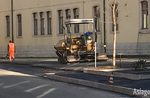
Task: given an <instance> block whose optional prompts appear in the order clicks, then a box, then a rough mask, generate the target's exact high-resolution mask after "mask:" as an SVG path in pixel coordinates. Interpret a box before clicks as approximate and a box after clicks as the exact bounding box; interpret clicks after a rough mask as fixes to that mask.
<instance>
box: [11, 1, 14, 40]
mask: <svg viewBox="0 0 150 98" xmlns="http://www.w3.org/2000/svg"><path fill="white" fill-rule="evenodd" d="M13 31H14V27H13V0H11V33H12V42H13V43H14V32H13Z"/></svg>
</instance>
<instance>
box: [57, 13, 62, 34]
mask: <svg viewBox="0 0 150 98" xmlns="http://www.w3.org/2000/svg"><path fill="white" fill-rule="evenodd" d="M58 16H59V17H58V18H59V34H63V11H62V10H59V11H58Z"/></svg>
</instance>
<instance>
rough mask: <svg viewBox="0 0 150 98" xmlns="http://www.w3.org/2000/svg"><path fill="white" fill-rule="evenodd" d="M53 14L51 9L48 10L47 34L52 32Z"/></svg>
mask: <svg viewBox="0 0 150 98" xmlns="http://www.w3.org/2000/svg"><path fill="white" fill-rule="evenodd" d="M51 20H52V14H51V12H50V11H48V12H47V34H48V35H51V34H52V21H51Z"/></svg>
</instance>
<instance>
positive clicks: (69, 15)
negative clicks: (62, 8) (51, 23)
mask: <svg viewBox="0 0 150 98" xmlns="http://www.w3.org/2000/svg"><path fill="white" fill-rule="evenodd" d="M70 18H71V10H70V9H66V19H70ZM67 33H70V27H69V25H67Z"/></svg>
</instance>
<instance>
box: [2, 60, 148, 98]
mask: <svg viewBox="0 0 150 98" xmlns="http://www.w3.org/2000/svg"><path fill="white" fill-rule="evenodd" d="M124 61H126V62H133V61H135V59H133V60H132V59H125V60H124ZM0 63H9V64H11V63H15V64H23V65H24V64H30V65H31V66H38V67H45V68H53V69H63V70H70V71H66V72H63V73H57V74H55V75H48V78H50V79H54V80H59V81H63V82H68V83H75V84H80V85H84V86H90V87H94V88H100V89H106V90H111V91H115V92H119V93H123V94H128V95H133V91H134V90H135V89H137V90H140V89H141V90H150V83H149V81H150V79H149V77H148V78H147V79H146V78H145V79H142V78H139V77H138V79H132V78H133V76H132V75H140V76H141V75H142V73H141V72H135V71H134V70H133V69H131V70H130V69H129V70H120V71H118V70H113V72H114V77H113V82H114V84H113V85H112V84H109V78H110V73H111V72H112V70H110V71H106V72H104V71H102V70H96V71H95V70H92V71H91V70H87V68H88V67H91V65H89V66H79V65H80V63H73V64H72V65H66V64H59V63H58V62H57V59H55V58H54V59H52V58H20V59H19V58H18V59H16V60H15V62H9V60H8V59H0ZM90 63H91V64H93V63H92V62H90ZM100 63H102V64H105V63H109V62H100ZM86 64H88V63H86ZM98 64H99V63H98ZM127 64H128V63H127ZM129 64H130V63H129ZM82 65H84V63H82ZM92 66H94V65H92ZM122 66H123V65H122ZM71 70H74V71H79V72H84V73H74V72H71ZM118 73H122V76H120V75H118V76H117V74H118ZM127 74H129V75H127ZM123 75H127V76H126V77H124V76H123ZM144 75H145V74H144ZM146 75H150V71H149V70H147V72H146ZM128 77H131V79H130V78H129V79H128ZM134 78H137V77H134ZM149 93H150V92H149ZM147 98H150V96H147Z"/></svg>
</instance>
